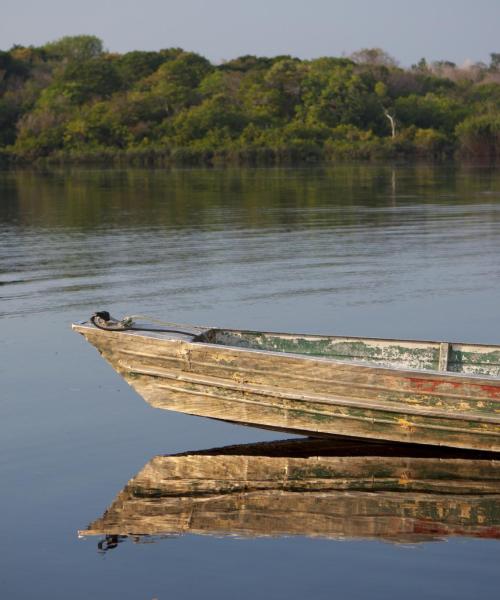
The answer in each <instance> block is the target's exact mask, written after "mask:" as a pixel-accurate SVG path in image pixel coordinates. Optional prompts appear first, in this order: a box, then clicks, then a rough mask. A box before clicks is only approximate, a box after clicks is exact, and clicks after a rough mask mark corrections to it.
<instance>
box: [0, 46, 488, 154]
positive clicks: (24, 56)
mask: <svg viewBox="0 0 500 600" xmlns="http://www.w3.org/2000/svg"><path fill="white" fill-rule="evenodd" d="M499 156H500V53H492V54H491V61H490V63H489V64H484V63H475V64H469V65H465V66H463V67H458V66H457V65H455V64H454V63H452V62H449V61H438V62H434V63H431V64H428V63H427V62H426V61H425V60H424V59H422V60H421V61H420V62H419V63H418V64H416V65H413V66H412V67H411V68H407V69H404V68H401V67H399V66H398V64H397V63H396V61H395V60H394V59H393V58H392V57H391V56H389V55H388V54H387V53H386V52H384V51H383V50H381V49H378V48H372V49H364V50H360V51H358V52H355V53H354V54H352V55H351V56H350V57H341V58H335V57H322V58H317V59H314V60H300V59H298V58H295V57H292V56H275V57H272V58H268V57H258V56H251V55H248V56H241V57H238V58H235V59H233V60H229V61H226V62H223V63H221V64H218V65H214V64H212V63H211V62H210V61H209V60H207V59H206V58H204V57H203V56H200V55H199V54H196V53H194V52H187V51H184V50H182V49H181V48H168V49H164V50H159V51H157V52H147V51H133V52H127V53H125V54H117V53H111V52H107V51H105V50H104V47H103V43H102V41H101V40H99V39H98V38H96V37H95V36H89V35H81V36H69V37H64V38H61V39H60V40H57V41H55V42H51V43H48V44H45V45H44V46H40V47H34V46H28V47H26V46H14V47H12V48H11V49H10V50H7V51H0V160H2V161H3V162H4V163H31V162H35V161H47V162H56V163H57V162H60V163H65V162H75V163H84V162H110V163H117V162H118V163H119V162H124V163H135V164H193V165H202V164H219V163H221V164H225V163H232V164H288V163H298V162H305V163H309V162H322V161H331V160H337V159H378V158H399V157H403V158H424V159H446V158H451V157H465V158H475V159H478V158H480V159H488V160H491V159H495V158H497V157H499Z"/></svg>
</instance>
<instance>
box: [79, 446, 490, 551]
mask: <svg viewBox="0 0 500 600" xmlns="http://www.w3.org/2000/svg"><path fill="white" fill-rule="evenodd" d="M495 456H496V457H497V458H498V455H494V454H489V453H486V452H482V453H480V452H475V453H471V452H468V451H462V450H455V449H436V448H430V447H428V448H425V447H417V446H411V445H394V444H393V445H388V444H383V443H379V442H362V443H361V442H357V441H352V440H341V439H338V440H335V439H328V440H312V439H296V440H286V441H278V442H270V443H269V442H265V443H257V444H250V445H239V446H228V447H225V448H217V449H213V450H204V451H199V452H190V453H185V454H177V455H172V456H156V457H154V458H153V459H152V460H150V461H149V462H148V463H147V464H146V466H145V467H144V468H143V469H142V470H141V471H140V473H138V474H137V475H136V476H135V477H134V478H133V479H131V480H130V481H129V483H128V484H127V485H126V486H125V488H124V489H123V491H121V492H120V493H119V494H118V496H117V497H116V499H115V500H114V502H113V503H112V504H111V506H110V507H109V508H108V509H107V510H106V512H105V513H104V515H103V516H102V517H101V518H100V519H97V520H96V521H94V522H93V523H91V524H90V525H89V527H88V529H86V530H84V531H81V532H80V534H81V535H83V536H87V535H101V536H105V538H104V539H103V540H101V541H100V542H99V547H100V548H101V549H109V548H113V547H115V546H116V545H117V544H118V542H120V541H122V540H123V539H125V538H127V537H131V538H133V539H134V540H135V541H146V540H150V536H156V537H162V536H167V537H168V536H172V535H174V536H175V535H181V534H184V533H192V534H208V535H215V536H226V535H231V536H241V537H257V536H296V535H300V536H311V537H322V538H332V539H345V538H348V539H353V538H364V539H366V538H371V539H378V540H386V541H392V542H401V543H416V542H425V541H432V540H442V539H444V538H446V537H448V536H472V537H482V538H495V539H498V538H500V460H495ZM153 539H154V537H153Z"/></svg>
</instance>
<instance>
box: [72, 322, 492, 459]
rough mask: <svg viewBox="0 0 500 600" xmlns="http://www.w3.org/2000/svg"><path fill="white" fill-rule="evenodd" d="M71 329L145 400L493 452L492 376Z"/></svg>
mask: <svg viewBox="0 0 500 600" xmlns="http://www.w3.org/2000/svg"><path fill="white" fill-rule="evenodd" d="M74 328H75V329H76V330H77V331H79V332H80V333H82V334H83V335H84V336H85V338H86V339H87V340H88V341H89V342H90V343H91V344H93V345H94V346H95V347H96V348H97V349H98V350H99V352H100V353H101V354H102V355H103V357H104V358H105V359H106V360H108V361H109V362H110V364H111V365H112V366H113V367H114V368H115V369H116V370H117V371H118V372H119V373H120V374H121V375H122V376H123V377H124V378H125V379H126V381H127V382H128V383H129V384H130V385H131V386H132V387H133V388H134V389H135V390H136V391H137V392H138V393H139V394H140V395H141V396H142V397H143V398H144V399H145V400H146V401H147V402H148V403H149V404H151V405H152V406H154V407H157V408H163V409H167V410H174V411H179V412H184V413H188V414H192V415H197V416H203V417H209V418H213V419H219V420H223V421H230V422H236V423H241V424H248V425H253V426H260V427H268V428H272V429H282V430H287V431H293V432H297V433H306V434H308V435H311V436H319V437H322V436H328V435H342V436H351V437H358V438H370V439H380V440H392V441H397V442H412V443H419V444H430V445H438V446H439V445H442V446H451V447H457V448H472V449H478V450H490V451H500V379H499V378H493V377H480V376H477V375H476V376H474V375H461V374H456V373H439V372H430V371H419V370H411V369H406V370H405V369H398V368H387V367H381V366H370V365H363V364H357V363H348V362H342V361H336V360H328V359H322V358H318V357H313V356H298V355H293V354H287V353H279V352H266V351H259V350H254V349H249V348H235V347H228V346H222V345H216V344H209V343H200V342H199V341H196V339H195V336H188V335H186V336H182V335H170V336H169V335H165V334H164V335H151V334H146V333H143V332H140V331H129V332H127V331H124V332H116V331H103V330H100V329H97V328H95V327H93V326H91V325H76V326H74Z"/></svg>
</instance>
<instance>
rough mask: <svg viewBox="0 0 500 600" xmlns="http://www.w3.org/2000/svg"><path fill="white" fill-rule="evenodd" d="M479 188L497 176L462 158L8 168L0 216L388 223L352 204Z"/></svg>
mask: <svg viewBox="0 0 500 600" xmlns="http://www.w3.org/2000/svg"><path fill="white" fill-rule="evenodd" d="M485 189H490V190H491V191H500V176H499V175H498V173H496V172H495V170H494V169H488V168H483V169H475V168H472V167H467V166H463V165H462V166H449V167H442V166H436V165H413V166H409V167H395V166H394V165H388V164H380V165H371V164H356V165H337V166H334V167H329V168H315V169H225V170H208V169H206V170H180V169H177V170H169V171H160V170H157V171H156V170H150V171H148V170H141V169H129V170H101V171H95V170H85V169H76V170H67V171H50V172H43V173H38V172H35V171H13V172H6V173H3V174H2V175H1V178H0V190H1V191H2V197H3V200H2V203H1V204H0V218H1V220H2V221H3V222H13V221H17V223H18V224H20V225H27V226H42V227H70V228H76V229H81V230H87V229H98V230H106V229H109V230H112V229H113V228H115V227H119V228H123V227H127V228H128V227H130V228H132V229H138V228H142V227H162V228H170V227H173V228H176V229H179V228H188V229H191V228H193V229H203V228H208V229H210V230H213V229H226V228H229V227H243V228H268V227H300V228H308V227H322V226H348V225H354V224H360V223H369V224H371V225H385V224H391V225H392V224H395V223H394V222H393V221H394V219H395V218H396V221H397V220H399V217H398V216H397V215H395V216H394V215H391V214H390V213H387V212H384V211H378V212H377V211H372V212H368V211H366V210H359V208H360V207H361V208H363V209H365V208H379V209H383V208H384V207H390V206H395V205H396V204H398V203H399V202H404V203H405V204H410V205H411V204H412V203H418V204H421V203H423V204H426V203H434V202H436V201H438V202H439V203H440V204H443V203H450V204H467V203H472V202H481V201H483V200H484V198H478V197H477V193H478V192H482V191H484V190H485Z"/></svg>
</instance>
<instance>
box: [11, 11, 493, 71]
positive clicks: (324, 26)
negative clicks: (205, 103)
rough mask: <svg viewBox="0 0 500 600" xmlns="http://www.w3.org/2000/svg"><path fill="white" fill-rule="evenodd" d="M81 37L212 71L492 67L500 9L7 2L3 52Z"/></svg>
mask: <svg viewBox="0 0 500 600" xmlns="http://www.w3.org/2000/svg"><path fill="white" fill-rule="evenodd" d="M80 33H88V34H94V35H97V36H98V37H100V38H101V39H102V40H103V42H104V44H105V47H106V48H107V49H109V50H111V51H116V52H126V51H128V50H158V49H160V48H168V47H171V46H180V47H182V48H184V49H186V50H193V51H195V52H199V53H200V54H202V55H204V56H206V57H207V58H209V59H211V60H212V61H214V62H220V61H221V60H227V59H230V58H235V57H236V56H241V55H243V54H257V55H260V56H262V55H267V56H273V55H276V54H292V55H294V56H298V57H300V58H313V57H318V56H326V55H328V56H341V55H342V54H349V53H351V52H353V51H355V50H358V49H359V48H364V47H381V48H384V49H385V50H387V51H388V52H389V53H390V54H392V55H393V56H394V57H395V58H396V59H398V60H399V61H400V62H401V64H402V65H404V66H409V65H411V64H412V63H414V62H416V61H418V60H419V59H420V58H421V57H422V56H424V57H426V58H427V59H428V60H439V59H446V60H452V61H454V62H456V63H458V64H462V63H463V62H464V61H466V60H473V61H479V60H482V61H485V62H489V53H490V52H500V0H474V1H471V0H378V1H377V0H373V1H370V0H247V1H239V0H78V1H75V0H0V49H3V50H7V49H8V48H10V47H11V46H12V45H13V44H23V45H31V44H33V45H41V44H43V43H45V42H47V41H52V40H54V39H57V38H59V37H62V36H63V35H76V34H80Z"/></svg>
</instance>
